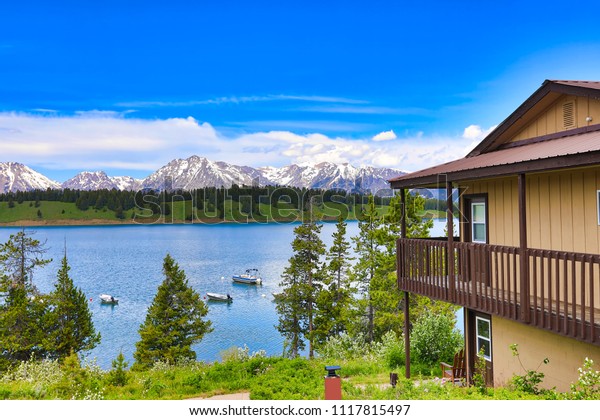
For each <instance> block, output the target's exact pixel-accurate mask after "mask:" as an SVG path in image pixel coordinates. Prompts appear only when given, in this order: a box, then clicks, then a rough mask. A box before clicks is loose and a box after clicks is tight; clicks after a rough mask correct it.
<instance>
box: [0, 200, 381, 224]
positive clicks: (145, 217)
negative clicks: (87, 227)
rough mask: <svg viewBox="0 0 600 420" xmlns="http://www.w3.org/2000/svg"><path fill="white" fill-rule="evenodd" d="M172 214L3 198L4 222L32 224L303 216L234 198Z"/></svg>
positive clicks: (325, 212)
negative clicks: (249, 209)
mask: <svg viewBox="0 0 600 420" xmlns="http://www.w3.org/2000/svg"><path fill="white" fill-rule="evenodd" d="M169 207H170V214H168V215H166V216H164V217H157V215H153V214H152V212H151V211H150V210H144V209H131V210H127V211H125V212H124V218H123V219H120V218H118V217H117V215H116V213H115V212H114V211H112V210H109V209H108V208H106V207H104V208H102V209H96V208H94V207H90V208H88V209H87V210H80V209H78V208H77V207H76V205H75V203H65V202H59V201H39V202H37V204H36V202H34V201H23V202H22V203H17V202H15V203H14V206H13V207H9V204H8V202H6V201H2V202H0V224H5V225H14V224H25V225H27V224H31V225H53V224H56V225H62V224H131V223H142V224H143V223H218V222H222V221H225V222H238V223H251V222H262V223H266V222H273V221H296V220H300V219H301V213H300V212H299V211H298V210H297V209H295V208H293V206H292V205H291V204H287V203H278V204H277V206H272V205H269V204H262V203H261V204H259V205H258V211H255V212H253V213H251V214H250V213H245V212H243V211H242V206H241V204H240V203H239V202H237V201H234V200H226V201H225V203H224V215H219V214H218V213H217V211H216V210H215V209H214V208H213V209H212V210H198V209H196V208H194V206H193V203H192V201H189V200H188V201H175V202H173V203H171V204H170V205H169ZM355 210H356V207H354V206H347V205H345V204H342V203H330V202H328V203H323V204H322V205H320V206H318V207H317V210H316V211H318V212H319V213H320V214H321V217H322V218H323V219H325V220H335V219H337V218H338V217H339V216H340V215H341V216H343V217H344V218H345V219H347V220H355V219H356V214H355ZM379 212H380V214H385V213H387V207H386V206H380V208H379Z"/></svg>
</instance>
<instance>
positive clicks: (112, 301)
mask: <svg viewBox="0 0 600 420" xmlns="http://www.w3.org/2000/svg"><path fill="white" fill-rule="evenodd" d="M100 303H103V304H106V305H116V304H118V303H119V299H117V298H116V297H114V296H113V295H107V294H101V295H100Z"/></svg>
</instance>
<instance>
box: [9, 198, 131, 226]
mask: <svg viewBox="0 0 600 420" xmlns="http://www.w3.org/2000/svg"><path fill="white" fill-rule="evenodd" d="M38 210H39V211H40V212H41V213H42V217H38ZM128 214H129V215H130V212H128ZM24 220H35V221H67V220H83V221H86V220H87V221H89V220H105V221H111V222H114V223H118V222H120V219H118V218H117V217H116V216H115V212H114V211H110V210H108V209H106V208H104V209H102V210H96V209H94V208H90V209H88V210H86V211H82V210H79V209H78V208H77V207H76V206H75V203H62V202H59V201H41V202H40V206H39V207H35V205H34V202H33V201H23V202H22V203H21V204H19V203H17V202H15V206H14V207H13V208H9V207H8V203H7V202H6V201H2V202H0V223H11V222H19V221H24Z"/></svg>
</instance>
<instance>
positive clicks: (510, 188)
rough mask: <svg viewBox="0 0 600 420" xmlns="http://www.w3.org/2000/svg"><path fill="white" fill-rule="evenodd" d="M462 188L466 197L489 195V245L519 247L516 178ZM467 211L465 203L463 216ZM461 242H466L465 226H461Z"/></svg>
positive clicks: (466, 185)
mask: <svg viewBox="0 0 600 420" xmlns="http://www.w3.org/2000/svg"><path fill="white" fill-rule="evenodd" d="M460 188H461V192H464V194H465V195H469V194H487V197H488V201H487V206H488V221H487V222H488V226H489V230H488V231H489V238H488V243H490V244H494V245H506V246H518V245H519V214H518V199H519V197H518V188H517V178H516V177H514V178H500V179H493V180H485V181H477V182H469V183H465V184H461V185H460ZM463 201H464V200H463ZM465 210H466V209H464V202H463V203H461V211H462V213H463V214H468V212H465ZM465 222H466V221H465ZM461 240H462V241H464V240H465V236H464V225H461Z"/></svg>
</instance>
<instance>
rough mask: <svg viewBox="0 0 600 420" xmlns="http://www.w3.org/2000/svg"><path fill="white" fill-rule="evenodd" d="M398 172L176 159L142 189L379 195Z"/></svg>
mask: <svg viewBox="0 0 600 420" xmlns="http://www.w3.org/2000/svg"><path fill="white" fill-rule="evenodd" d="M403 173H404V172H402V171H399V170H396V169H385V168H373V167H368V166H366V167H360V168H356V167H354V166H352V165H350V164H348V163H344V164H334V163H328V162H322V163H319V164H317V165H304V166H300V165H296V164H292V165H288V166H284V167H282V168H274V167H262V168H258V169H255V168H252V167H249V166H238V165H231V164H228V163H226V162H212V161H210V160H208V159H206V158H204V157H199V156H191V157H189V158H188V159H175V160H173V161H171V162H169V163H168V164H167V165H165V166H163V167H162V168H160V169H159V170H158V171H156V172H155V173H153V174H152V175H150V176H149V177H148V178H146V179H145V180H144V181H143V183H142V187H143V188H150V189H155V190H160V189H163V188H165V187H166V188H167V189H184V190H191V189H196V188H204V187H215V186H216V187H223V186H224V187H230V186H231V185H232V184H237V185H256V184H258V185H282V186H292V187H298V188H321V189H342V190H346V191H366V190H370V191H373V192H374V191H379V190H382V189H389V183H388V180H389V179H391V178H393V177H396V176H400V175H402V174H403Z"/></svg>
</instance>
